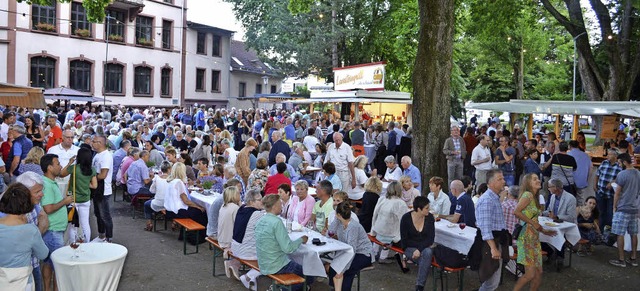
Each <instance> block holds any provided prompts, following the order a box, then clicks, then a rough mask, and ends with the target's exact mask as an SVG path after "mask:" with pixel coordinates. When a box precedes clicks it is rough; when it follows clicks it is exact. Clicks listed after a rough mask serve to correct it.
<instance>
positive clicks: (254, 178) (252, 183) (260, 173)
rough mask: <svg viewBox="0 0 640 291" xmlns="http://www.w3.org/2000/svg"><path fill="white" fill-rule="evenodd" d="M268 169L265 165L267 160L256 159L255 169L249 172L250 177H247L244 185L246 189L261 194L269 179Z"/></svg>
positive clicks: (267, 165)
mask: <svg viewBox="0 0 640 291" xmlns="http://www.w3.org/2000/svg"><path fill="white" fill-rule="evenodd" d="M268 167H269V164H268V163H267V159H265V158H258V160H257V161H256V168H255V169H254V170H253V171H252V172H251V175H249V181H248V183H247V184H246V185H247V188H249V189H255V190H258V191H259V192H263V191H264V187H265V185H267V180H268V179H269V170H268V169H267V168H268Z"/></svg>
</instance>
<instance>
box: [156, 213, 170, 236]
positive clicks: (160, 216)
mask: <svg viewBox="0 0 640 291" xmlns="http://www.w3.org/2000/svg"><path fill="white" fill-rule="evenodd" d="M158 220H164V230H167V221H168V220H169V219H167V211H166V210H164V209H163V210H160V211H158V212H154V213H153V231H154V232H155V231H156V221H158Z"/></svg>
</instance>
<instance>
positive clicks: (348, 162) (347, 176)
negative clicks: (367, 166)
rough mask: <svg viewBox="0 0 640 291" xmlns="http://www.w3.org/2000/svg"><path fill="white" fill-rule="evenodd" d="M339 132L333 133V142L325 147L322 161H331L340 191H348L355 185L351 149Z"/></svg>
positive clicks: (353, 159)
mask: <svg viewBox="0 0 640 291" xmlns="http://www.w3.org/2000/svg"><path fill="white" fill-rule="evenodd" d="M342 139H343V136H342V134H341V133H339V132H336V133H334V134H333V144H331V145H330V146H329V148H327V156H326V157H325V158H324V162H325V163H326V162H332V163H333V164H334V165H335V166H336V175H338V177H339V178H340V183H341V184H342V191H344V192H347V193H349V192H350V190H351V189H353V188H355V187H356V174H355V169H354V168H353V161H355V158H354V157H353V151H352V150H351V147H350V146H349V145H348V144H346V143H344V142H343V141H342Z"/></svg>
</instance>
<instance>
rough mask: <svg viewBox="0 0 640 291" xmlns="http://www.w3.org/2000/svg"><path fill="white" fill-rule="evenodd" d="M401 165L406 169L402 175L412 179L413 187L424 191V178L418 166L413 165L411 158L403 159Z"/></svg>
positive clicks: (405, 157)
mask: <svg viewBox="0 0 640 291" xmlns="http://www.w3.org/2000/svg"><path fill="white" fill-rule="evenodd" d="M400 165H402V168H403V169H404V172H403V173H402V174H403V175H405V176H409V177H411V182H412V183H413V187H415V188H416V189H418V191H422V183H421V181H422V177H421V175H420V170H418V168H417V167H416V166H414V165H412V164H411V158H410V157H409V156H404V157H402V160H401V161H400Z"/></svg>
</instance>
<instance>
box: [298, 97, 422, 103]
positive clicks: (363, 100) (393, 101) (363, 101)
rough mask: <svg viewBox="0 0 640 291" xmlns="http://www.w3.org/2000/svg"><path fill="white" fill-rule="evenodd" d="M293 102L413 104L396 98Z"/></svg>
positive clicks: (301, 101)
mask: <svg viewBox="0 0 640 291" xmlns="http://www.w3.org/2000/svg"><path fill="white" fill-rule="evenodd" d="M289 102H290V103H293V104H311V103H394V104H411V102H412V100H411V99H409V100H402V99H400V100H397V99H396V100H394V99H382V98H355V97H352V98H310V99H300V100H292V101H289Z"/></svg>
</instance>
